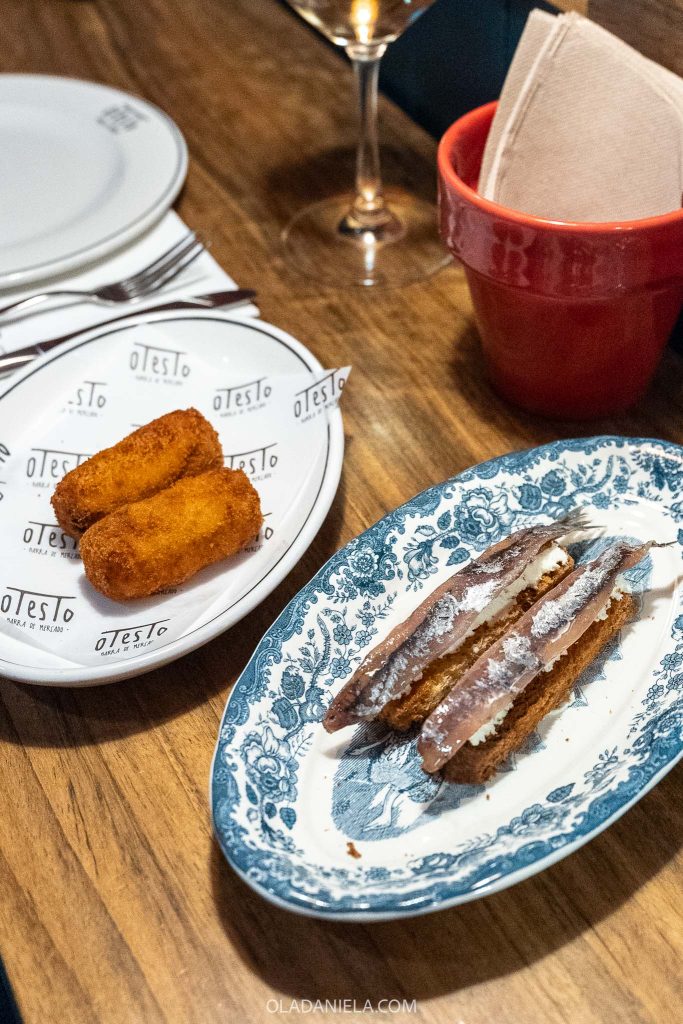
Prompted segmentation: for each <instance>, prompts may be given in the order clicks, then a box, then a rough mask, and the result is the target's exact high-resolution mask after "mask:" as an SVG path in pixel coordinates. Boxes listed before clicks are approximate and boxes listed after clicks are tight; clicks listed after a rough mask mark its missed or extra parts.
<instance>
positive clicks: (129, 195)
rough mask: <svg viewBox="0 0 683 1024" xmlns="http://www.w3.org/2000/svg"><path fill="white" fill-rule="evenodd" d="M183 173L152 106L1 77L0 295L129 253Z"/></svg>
mask: <svg viewBox="0 0 683 1024" xmlns="http://www.w3.org/2000/svg"><path fill="white" fill-rule="evenodd" d="M186 172H187V147H186V146H185V141H184V139H183V137H182V135H181V134H180V131H179V130H178V128H177V127H176V125H175V124H174V123H173V121H171V119H170V118H169V117H167V116H166V114H164V113H163V112H162V111H161V110H159V109H158V108H157V107H154V106H152V105H151V104H150V103H146V102H145V101H144V100H141V99H138V98H137V97H135V96H130V95H128V94H127V93H124V92H120V91H119V90H118V89H112V88H110V87H109V86H105V85H97V84H95V83H93V82H81V81H79V80H78V79H70V78H56V77H51V76H46V75H0V181H2V188H1V189H0V238H1V239H2V245H1V246H0V288H9V287H14V286H17V285H22V284H27V283H28V282H31V281H37V280H40V279H42V278H47V277H54V276H55V275H57V274H63V273H66V272H67V271H70V270H74V269H75V268H76V267H81V266H84V265H85V264H87V263H90V262H92V261H93V260H96V259H99V258H101V257H102V256H106V255H107V254H108V253H110V252H113V251H114V250H115V249H118V248H120V247H121V246H123V245H125V244H126V243H127V242H129V241H131V240H132V239H133V238H135V237H136V236H138V235H140V234H142V232H143V231H145V230H146V229H147V228H148V227H150V226H151V225H152V224H153V223H154V222H155V221H156V220H158V219H159V217H160V216H161V215H162V214H163V213H164V212H165V210H167V209H168V208H169V207H170V205H171V203H172V202H173V200H174V199H175V197H176V196H177V194H178V192H179V191H180V189H181V187H182V184H183V181H184V180H185V174H186Z"/></svg>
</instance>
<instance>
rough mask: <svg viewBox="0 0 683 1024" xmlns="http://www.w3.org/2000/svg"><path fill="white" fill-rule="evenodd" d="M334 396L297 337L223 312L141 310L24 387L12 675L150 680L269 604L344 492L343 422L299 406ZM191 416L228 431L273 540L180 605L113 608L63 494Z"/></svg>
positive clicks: (75, 347)
mask: <svg viewBox="0 0 683 1024" xmlns="http://www.w3.org/2000/svg"><path fill="white" fill-rule="evenodd" d="M321 376H322V377H325V378H326V380H327V384H326V385H324V387H323V385H319V384H317V383H315V382H316V381H318V379H319V378H320V377H321ZM330 383H331V380H330V378H329V372H328V371H322V370H321V367H320V364H319V363H318V361H317V360H316V359H315V357H314V356H313V355H311V353H310V352H309V351H308V350H307V349H306V348H305V347H304V346H303V345H302V344H301V343H300V342H298V341H296V340H295V339H294V338H291V337H290V336H289V335H287V334H285V333H284V332H283V331H280V330H278V329H277V328H275V327H271V326H269V325H268V324H264V323H262V322H261V321H258V320H253V321H252V320H244V321H242V320H239V319H231V318H230V316H229V315H227V314H226V313H221V312H219V311H213V312H209V311H207V312H204V311H201V312H197V313H195V312H182V311H179V312H175V313H157V314H153V313H150V314H145V313H140V314H138V315H136V316H134V317H131V318H130V319H129V320H127V321H126V322H125V323H124V324H123V325H121V324H116V325H111V326H110V327H99V328H96V329H93V330H90V331H87V332H84V333H83V334H81V335H79V337H78V338H76V339H74V340H73V341H71V342H69V343H68V344H66V345H64V346H62V347H59V348H57V349H55V350H54V351H53V352H51V353H49V354H48V355H46V356H44V357H42V358H41V360H40V361H39V362H36V363H35V364H33V366H31V367H30V368H29V369H28V370H27V371H24V372H23V373H22V374H21V375H18V376H17V377H15V378H12V379H11V380H10V382H9V383H8V384H7V385H6V387H5V388H4V391H3V392H2V393H1V394H0V530H1V531H2V537H3V557H2V560H1V561H0V673H1V674H4V675H6V676H9V677H10V678H12V679H19V680H23V681H25V682H32V683H49V684H53V685H62V686H70V685H89V684H93V683H101V682H105V681H112V680H114V679H121V678H124V677H126V676H132V675H138V674H139V673H141V672H146V671H148V670H149V669H152V668H154V667H156V666H158V665H162V664H165V663H166V662H169V661H171V660H173V659H174V658H177V657H179V656H180V655H182V654H185V653H186V652H188V651H190V650H193V649H194V648H196V647H199V646H200V645H201V644H203V643H206V641H207V640H210V639H211V638H212V637H214V636H216V635H217V634H218V633H221V632H223V630H225V629H227V628H228V627H229V626H231V625H233V624H234V623H236V622H238V621H239V620H240V619H241V618H242V617H243V616H244V615H246V614H247V612H249V611H250V610H251V609H252V608H254V607H255V606H256V605H257V604H259V602H260V601H262V600H263V598H264V597H266V595H267V594H269V593H270V592H271V591H272V590H273V589H274V587H275V586H277V584H278V583H279V582H280V581H281V580H282V579H283V578H284V576H285V575H286V574H287V573H288V572H289V570H290V569H291V568H292V566H294V565H295V564H296V563H297V561H298V560H299V559H300V558H301V556H302V554H303V552H304V551H305V550H306V548H307V547H308V545H309V544H310V543H311V541H312V539H313V537H314V536H315V534H316V532H317V530H318V529H319V527H320V525H321V523H322V521H323V519H324V517H325V514H326V513H327V510H328V508H329V506H330V504H331V502H332V499H333V497H334V495H335V493H336V490H337V485H338V482H339V475H340V472H341V464H342V457H343V447H344V440H343V430H342V424H341V414H340V412H339V409H338V407H337V406H336V404H335V405H334V406H333V407H330V408H325V407H323V405H320V406H318V407H317V408H314V402H313V400H311V402H310V403H309V404H310V410H309V413H308V414H307V415H303V416H301V415H299V414H300V413H301V400H300V399H296V398H293V396H294V394H295V392H296V391H297V390H301V388H304V387H305V388H308V389H309V390H308V392H307V395H308V396H309V397H311V396H314V395H318V394H319V393H321V392H322V390H324V388H326V389H327V393H329V390H330ZM228 388H230V389H231V390H230V392H228ZM311 389H312V390H311ZM228 394H229V395H230V399H229V401H228ZM191 405H193V406H195V407H196V408H198V409H200V411H202V412H203V413H204V414H205V415H206V416H207V418H208V419H209V420H210V421H211V422H212V423H213V424H214V426H215V427H216V429H217V430H218V432H219V436H220V438H221V442H222V444H223V450H224V452H225V453H226V463H227V464H228V465H231V466H233V467H234V468H240V467H243V468H245V471H246V472H247V473H248V474H249V475H250V476H251V477H252V479H253V482H254V484H255V486H256V487H257V489H258V491H259V494H260V496H261V503H262V508H263V511H264V514H265V516H266V519H265V524H266V525H265V526H264V530H263V531H262V533H261V536H260V538H259V541H258V543H257V544H255V545H252V547H251V548H250V549H249V550H248V551H247V552H243V553H242V554H240V555H239V556H236V557H235V558H233V559H228V560H227V561H226V562H223V563H219V564H218V565H216V566H213V567H211V568H209V569H206V570H204V571H203V572H202V573H200V574H199V575H198V576H196V577H194V578H193V579H192V580H189V581H188V582H187V583H185V584H183V586H182V587H179V588H177V590H176V591H175V592H173V593H169V594H164V595H159V596H156V597H153V598H149V599H147V600H144V601H133V602H127V603H125V604H120V603H117V602H113V601H109V600H107V599H106V598H104V597H102V596H101V595H99V594H98V593H97V592H96V591H95V590H94V589H93V588H92V587H91V586H90V585H89V584H88V583H87V581H86V580H85V577H84V575H83V572H82V566H81V563H80V559H79V558H78V555H77V552H76V551H75V550H74V548H75V545H74V544H73V542H72V541H71V540H70V539H68V538H65V537H64V536H63V535H62V533H61V531H60V530H59V529H58V527H57V526H56V525H55V519H54V513H53V512H52V509H51V506H50V501H49V499H50V496H51V494H52V491H53V490H54V486H55V484H56V483H57V481H58V480H59V479H60V478H61V476H62V475H63V474H64V472H65V471H67V470H69V469H71V468H73V467H74V466H75V465H76V464H78V462H79V461H82V458H83V457H85V456H87V455H89V454H91V453H92V452H94V451H98V450H100V449H102V448H104V447H107V446H109V445H111V444H113V443H115V442H116V441H117V440H119V439H120V438H121V437H123V436H125V435H126V434H128V433H130V431H131V430H132V429H133V428H134V427H135V426H138V425H140V424H141V423H145V422H148V421H149V420H151V419H153V418H155V417H156V416H159V415H162V414H163V413H165V412H170V411H171V410H173V409H178V408H187V407H189V406H191ZM297 415H299V418H298V419H297V418H296V417H297ZM148 627H154V628H148Z"/></svg>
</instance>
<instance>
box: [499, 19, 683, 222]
mask: <svg viewBox="0 0 683 1024" xmlns="http://www.w3.org/2000/svg"><path fill="white" fill-rule="evenodd" d="M479 191H480V193H481V194H482V195H483V196H484V197H485V198H487V199H492V200H494V201H496V202H499V203H502V204H503V205H505V206H509V207H511V208H513V209H518V210H522V211H524V212H525V213H530V214H534V215H536V216H540V217H546V218H549V219H553V220H570V221H611V220H633V219H638V218H641V217H651V216H657V215H658V214H663V213H668V212H670V211H671V210H674V209H676V208H678V207H680V206H681V197H682V195H683V80H681V79H680V78H678V77H677V76H676V75H674V74H672V73H671V72H669V71H666V70H665V69H664V68H661V67H660V66H659V65H657V64H654V63H653V62H652V61H649V60H647V59H646V58H645V57H642V56H641V55H640V54H639V53H637V51H635V50H633V49H632V48H631V47H629V46H627V45H626V44H625V43H623V42H621V40H619V39H617V38H616V37H615V36H613V35H611V33H609V32H607V31H606V30H604V29H602V28H600V27H599V26H597V25H595V24H594V23H593V22H591V21H589V20H588V19H586V18H583V17H581V16H580V15H578V14H576V13H570V14H566V15H560V16H558V17H553V16H551V15H548V14H546V13H544V12H541V11H533V12H532V14H531V15H530V17H529V19H528V22H527V27H526V28H525V31H524V33H523V35H522V38H521V40H520V45H519V47H518V50H517V53H516V55H515V59H514V61H513V63H512V65H511V68H510V72H509V74H508V77H507V79H506V83H505V86H504V88H503V93H502V95H501V100H500V106H499V110H498V111H497V114H496V117H495V118H494V122H493V125H492V128H491V133H490V135H489V139H488V141H487V146H486V151H485V154H484V160H483V163H482V173H481V177H480V183H479Z"/></svg>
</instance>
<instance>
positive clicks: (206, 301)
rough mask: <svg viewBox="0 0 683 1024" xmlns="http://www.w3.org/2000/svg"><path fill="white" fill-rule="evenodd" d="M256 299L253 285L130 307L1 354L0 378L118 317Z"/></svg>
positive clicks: (203, 307)
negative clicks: (73, 329)
mask: <svg viewBox="0 0 683 1024" xmlns="http://www.w3.org/2000/svg"><path fill="white" fill-rule="evenodd" d="M255 298H256V292H255V291H252V290H251V289H250V288H232V289H230V291H225V292H208V293H207V294H206V295H196V296H193V298H191V299H174V300H172V301H170V302H163V303H161V304H159V305H156V306H145V307H144V308H143V309H140V310H137V309H129V310H128V312H127V313H122V314H121V316H115V317H112V318H111V319H110V320H103V321H101V322H100V323H97V324H92V325H91V326H90V327H79V329H78V330H77V331H71V332H70V333H69V334H62V335H61V337H59V338H50V339H49V340H48V341H40V342H37V343H36V344H35V345H27V346H26V347H25V348H20V349H17V350H16V351H14V352H8V353H7V355H0V378H2V377H8V376H9V374H11V373H15V372H16V371H17V370H20V369H21V368H22V367H23V366H27V365H28V363H30V362H32V361H33V360H34V359H37V357H38V356H42V354H43V353H44V352H49V351H50V349H53V348H55V347H56V346H57V345H62V344H63V343H64V342H65V341H71V339H72V338H75V337H76V335H78V334H83V333H84V332H85V331H91V330H95V328H96V327H108V326H109V324H114V323H116V322H117V321H118V320H127V319H128V317H130V316H133V315H137V314H138V313H164V312H166V311H167V310H174V309H221V308H222V307H224V306H236V305H241V304H243V303H246V302H251V301H252V300H253V299H255Z"/></svg>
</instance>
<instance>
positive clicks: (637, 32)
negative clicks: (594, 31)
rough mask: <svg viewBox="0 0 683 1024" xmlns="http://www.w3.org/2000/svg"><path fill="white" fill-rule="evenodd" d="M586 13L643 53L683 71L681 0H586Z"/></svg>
mask: <svg viewBox="0 0 683 1024" xmlns="http://www.w3.org/2000/svg"><path fill="white" fill-rule="evenodd" d="M584 13H586V12H584ZM587 13H588V15H589V17H591V18H592V19H593V20H594V21H597V22H598V24H600V25H603V26H604V27H605V28H608V29H609V30H610V32H614V34H615V35H617V36H619V37H620V38H621V39H624V40H625V41H626V42H627V43H630V45H631V46H634V47H635V48H636V50H640V52H641V53H644V54H645V56H646V57H650V59H651V60H656V61H657V62H658V63H659V64H663V65H664V67H666V68H669V69H670V70H671V71H675V72H676V74H678V75H683V0H628V2H627V3H624V0H588V12H587Z"/></svg>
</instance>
